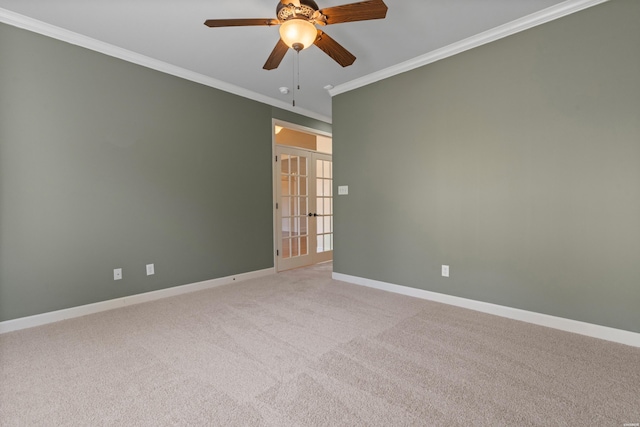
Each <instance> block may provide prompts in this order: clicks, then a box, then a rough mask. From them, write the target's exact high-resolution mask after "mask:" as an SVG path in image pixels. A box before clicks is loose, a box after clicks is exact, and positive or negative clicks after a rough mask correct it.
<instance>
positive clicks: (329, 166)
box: [322, 162, 333, 178]
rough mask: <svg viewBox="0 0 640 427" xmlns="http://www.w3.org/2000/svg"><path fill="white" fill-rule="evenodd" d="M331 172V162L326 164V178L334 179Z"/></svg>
mask: <svg viewBox="0 0 640 427" xmlns="http://www.w3.org/2000/svg"><path fill="white" fill-rule="evenodd" d="M331 172H332V171H331V162H324V173H323V174H322V175H323V176H324V177H325V178H333V177H332V176H331Z"/></svg>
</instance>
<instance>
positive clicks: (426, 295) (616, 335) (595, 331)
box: [332, 273, 640, 347]
mask: <svg viewBox="0 0 640 427" xmlns="http://www.w3.org/2000/svg"><path fill="white" fill-rule="evenodd" d="M332 277H333V279H335V280H340V281H343V282H347V283H353V284H355V285H361V286H366V287H369V288H375V289H380V290H383V291H388V292H394V293H397V294H402V295H408V296H411V297H416V298H421V299H426V300H430V301H436V302H441V303H444V304H449V305H455V306H457V307H463V308H468V309H470V310H475V311H481V312H483V313H488V314H494V315H496V316H501V317H506V318H509V319H514V320H520V321H523V322H527V323H533V324H536V325H540V326H547V327H549V328H554V329H560V330H562V331H566V332H573V333H575V334H581V335H586V336H589V337H593V338H599V339H602V340H607V341H613V342H616V343H620V344H626V345H630V346H633V347H640V334H639V333H636V332H631V331H625V330H622V329H615V328H610V327H608V326H601V325H594V324H592V323H586V322H580V321H578V320H571V319H565V318H562V317H556V316H551V315H548V314H542V313H536V312H533V311H527V310H521V309H518V308H512V307H506V306H502V305H497V304H491V303H487V302H482V301H475V300H471V299H467V298H461V297H456V296H452V295H445V294H440V293H437V292H431V291H425V290H424V289H416V288H410V287H408V286H401V285H394V284H392V283H386V282H380V281H378V280H371V279H365V278H362V277H357V276H350V275H347V274H342V273H333V275H332Z"/></svg>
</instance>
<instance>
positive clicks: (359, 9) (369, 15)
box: [204, 0, 387, 70]
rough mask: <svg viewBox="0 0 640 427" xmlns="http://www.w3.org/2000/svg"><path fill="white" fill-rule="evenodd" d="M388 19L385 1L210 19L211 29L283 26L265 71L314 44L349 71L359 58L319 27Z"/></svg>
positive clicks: (286, 5)
mask: <svg viewBox="0 0 640 427" xmlns="http://www.w3.org/2000/svg"><path fill="white" fill-rule="evenodd" d="M386 15H387V5H386V4H384V2H383V1H382V0H368V1H362V2H359V3H351V4H344V5H341V6H334V7H328V8H326V9H319V8H318V5H317V4H316V2H315V1H313V0H281V1H280V2H279V3H278V6H277V8H276V16H277V18H276V19H272V18H264V19H261V18H257V19H208V20H207V21H205V23H204V24H205V25H206V26H208V27H239V26H261V25H266V26H272V25H280V40H278V43H277V44H276V47H275V48H274V49H273V51H272V52H271V55H269V58H268V59H267V62H266V63H265V64H264V67H262V68H264V69H265V70H273V69H275V68H278V65H280V62H281V61H282V59H283V58H284V56H285V54H286V53H287V51H288V50H289V48H291V49H293V50H295V51H297V52H300V51H301V50H303V49H306V48H308V47H310V46H311V45H312V44H314V45H316V46H318V47H319V48H320V49H321V50H322V51H323V52H324V53H326V54H327V55H329V56H330V57H331V58H333V60H334V61H336V62H337V63H338V64H340V65H342V66H343V67H346V66H348V65H351V64H353V62H354V61H355V60H356V57H355V56H353V54H352V53H351V52H349V51H348V50H347V49H345V48H344V47H342V45H340V44H339V43H338V42H336V41H335V40H333V39H332V38H331V37H329V36H328V35H327V34H325V33H324V32H323V31H321V30H319V29H317V28H316V24H318V25H321V26H325V25H331V24H340V23H342V22H353V21H367V20H370V19H383V18H384V17H386Z"/></svg>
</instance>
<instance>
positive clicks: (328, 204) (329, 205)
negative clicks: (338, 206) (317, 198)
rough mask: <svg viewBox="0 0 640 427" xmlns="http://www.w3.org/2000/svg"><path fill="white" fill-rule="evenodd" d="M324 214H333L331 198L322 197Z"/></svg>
mask: <svg viewBox="0 0 640 427" xmlns="http://www.w3.org/2000/svg"><path fill="white" fill-rule="evenodd" d="M324 204H325V212H326V215H333V199H324Z"/></svg>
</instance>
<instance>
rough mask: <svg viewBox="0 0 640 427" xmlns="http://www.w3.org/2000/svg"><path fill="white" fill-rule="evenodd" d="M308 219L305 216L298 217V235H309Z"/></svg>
mask: <svg viewBox="0 0 640 427" xmlns="http://www.w3.org/2000/svg"><path fill="white" fill-rule="evenodd" d="M307 230H309V219H308V218H307V217H305V216H301V217H300V235H302V236H306V235H307V234H309V232H308V231H307Z"/></svg>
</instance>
